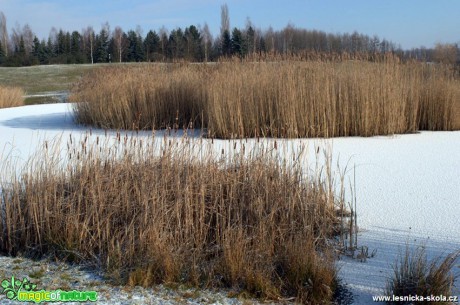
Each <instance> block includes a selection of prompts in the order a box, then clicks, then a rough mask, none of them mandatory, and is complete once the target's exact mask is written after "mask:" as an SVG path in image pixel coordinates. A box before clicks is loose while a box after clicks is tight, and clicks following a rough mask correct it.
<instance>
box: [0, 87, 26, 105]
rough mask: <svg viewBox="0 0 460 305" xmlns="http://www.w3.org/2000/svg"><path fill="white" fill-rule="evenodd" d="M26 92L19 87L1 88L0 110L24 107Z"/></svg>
mask: <svg viewBox="0 0 460 305" xmlns="http://www.w3.org/2000/svg"><path fill="white" fill-rule="evenodd" d="M23 96H24V91H23V90H22V89H21V88H18V87H4V86H0V108H9V107H18V106H22V105H24V98H23Z"/></svg>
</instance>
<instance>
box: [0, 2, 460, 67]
mask: <svg viewBox="0 0 460 305" xmlns="http://www.w3.org/2000/svg"><path fill="white" fill-rule="evenodd" d="M6 21H7V20H6V17H5V15H4V14H3V13H2V12H0V65H2V66H30V65H46V64H85V63H108V62H174V61H190V62H206V61H216V60H218V59H220V58H222V57H231V56H238V57H241V58H243V57H247V56H265V55H267V54H272V55H281V56H283V55H286V56H291V55H300V56H302V55H306V54H312V53H313V54H317V53H321V54H324V53H328V54H338V55H340V54H356V53H359V54H378V53H382V54H383V53H387V52H391V53H394V54H396V55H398V56H400V57H401V58H413V59H416V60H420V61H437V62H445V63H449V64H455V63H457V64H458V63H459V62H460V61H459V56H460V51H459V46H458V45H457V44H438V45H436V47H435V48H434V49H430V48H424V47H421V48H414V49H411V50H402V49H401V47H400V46H399V45H396V44H395V43H393V42H391V41H389V40H386V39H380V38H379V37H378V36H372V37H370V36H368V35H363V34H360V33H357V32H354V33H351V34H349V33H345V34H331V33H326V32H323V31H317V30H307V29H301V28H297V27H295V26H293V25H290V24H288V25H287V26H286V27H284V28H283V29H281V30H273V29H272V28H268V29H265V30H261V29H260V28H257V27H256V26H254V25H253V24H252V23H251V22H250V21H249V20H248V21H247V23H246V26H245V27H244V28H237V27H235V28H233V29H231V28H230V20H229V15H228V8H227V6H226V5H223V6H222V8H221V29H220V33H219V34H218V35H217V36H215V37H213V35H212V34H211V33H210V31H209V28H208V25H207V24H205V25H204V26H203V27H198V26H195V25H190V26H189V27H186V28H184V29H182V28H180V27H179V28H176V29H173V30H171V31H168V30H167V29H166V28H164V27H163V28H161V29H159V30H157V31H155V30H148V31H147V33H146V34H145V35H144V34H143V33H144V31H143V29H141V28H140V27H138V28H136V29H135V30H128V31H127V32H126V31H124V30H123V29H122V28H120V27H115V28H113V29H112V28H111V26H110V25H109V23H105V24H103V25H102V27H101V29H100V31H99V32H96V31H95V30H94V28H93V27H92V26H89V27H86V28H84V29H83V30H82V31H80V32H79V31H72V32H69V31H63V30H62V29H61V30H57V29H56V28H54V27H53V28H52V29H51V31H50V34H49V36H48V39H42V40H40V39H38V38H37V36H36V35H35V34H34V32H33V30H32V28H31V27H30V26H29V25H27V24H26V25H25V26H23V27H21V26H19V24H16V26H15V27H14V28H13V29H12V30H11V35H8V31H7V23H6Z"/></svg>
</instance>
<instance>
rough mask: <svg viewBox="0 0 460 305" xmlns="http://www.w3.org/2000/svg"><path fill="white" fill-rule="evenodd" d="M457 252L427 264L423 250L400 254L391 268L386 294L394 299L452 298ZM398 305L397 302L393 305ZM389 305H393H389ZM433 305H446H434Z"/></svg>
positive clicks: (407, 251) (459, 255) (407, 248)
mask: <svg viewBox="0 0 460 305" xmlns="http://www.w3.org/2000/svg"><path fill="white" fill-rule="evenodd" d="M459 257H460V251H457V252H454V253H451V254H449V255H447V256H446V257H445V258H444V259H443V258H442V257H440V256H439V257H437V258H435V259H434V260H432V261H431V262H429V261H428V259H427V257H426V253H425V248H424V247H417V248H416V249H415V250H413V251H411V250H410V249H409V246H408V245H407V246H406V251H405V253H404V254H401V255H400V256H399V258H398V261H397V262H396V263H395V264H394V266H393V270H394V273H393V277H392V278H390V279H389V280H388V281H387V288H386V294H387V295H390V296H391V295H396V296H409V295H411V296H415V295H418V296H431V295H433V296H441V295H443V296H446V297H449V296H452V295H453V292H452V288H453V284H454V279H455V276H454V274H453V268H454V267H455V262H456V260H457V259H458V258H459ZM396 303H397V304H400V303H401V302H396ZM390 304H393V303H390ZM436 304H450V303H442V302H437V303H436Z"/></svg>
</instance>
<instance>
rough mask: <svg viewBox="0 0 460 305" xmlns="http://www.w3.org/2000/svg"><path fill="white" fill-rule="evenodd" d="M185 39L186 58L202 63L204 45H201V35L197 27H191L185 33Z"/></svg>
mask: <svg viewBox="0 0 460 305" xmlns="http://www.w3.org/2000/svg"><path fill="white" fill-rule="evenodd" d="M184 38H185V45H186V46H185V54H184V55H185V58H187V59H188V60H190V61H202V60H203V57H204V56H203V54H202V50H201V47H202V44H201V39H202V38H201V34H200V32H199V31H198V29H197V28H196V26H194V25H191V26H189V27H188V28H186V29H185V31H184Z"/></svg>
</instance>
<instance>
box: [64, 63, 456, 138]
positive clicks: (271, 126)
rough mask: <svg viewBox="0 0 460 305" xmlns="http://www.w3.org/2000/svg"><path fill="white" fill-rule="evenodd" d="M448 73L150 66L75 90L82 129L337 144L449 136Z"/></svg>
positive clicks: (451, 92) (409, 68) (103, 75)
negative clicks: (202, 132) (188, 130)
mask: <svg viewBox="0 0 460 305" xmlns="http://www.w3.org/2000/svg"><path fill="white" fill-rule="evenodd" d="M459 88H460V81H459V80H458V79H455V78H454V77H453V76H452V73H451V72H450V70H449V69H447V68H446V67H444V66H439V65H428V64H422V63H416V62H407V63H401V62H399V60H398V59H397V58H395V57H391V56H388V57H386V58H383V59H382V60H380V61H378V62H369V61H360V60H343V61H326V60H324V61H321V60H314V61H294V60H284V61H279V62H270V61H267V62H241V61H239V60H238V61H231V62H222V63H218V64H208V65H205V64H203V65H199V64H180V65H145V66H141V67H139V66H137V67H126V66H124V67H116V68H107V69H103V70H98V71H95V72H93V73H92V74H90V75H89V76H87V77H86V78H84V79H83V80H82V81H81V82H80V83H79V84H78V85H77V86H76V88H75V89H74V91H73V98H72V99H73V101H76V102H79V103H76V104H75V105H74V109H75V111H76V115H77V120H78V121H79V122H80V123H83V124H89V125H96V126H102V127H110V128H122V129H137V128H140V129H142V128H152V127H155V128H165V127H171V128H182V127H194V128H205V129H206V130H207V132H208V135H209V136H211V137H218V138H244V137H258V136H267V137H290V138H297V137H335V136H373V135H386V134H394V133H412V132H416V131H418V130H452V129H454V128H460V126H457V125H458V123H456V122H458V121H459V120H458V118H456V117H455V115H457V113H456V112H454V110H455V109H456V108H457V107H460V105H459V104H460V92H459Z"/></svg>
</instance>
